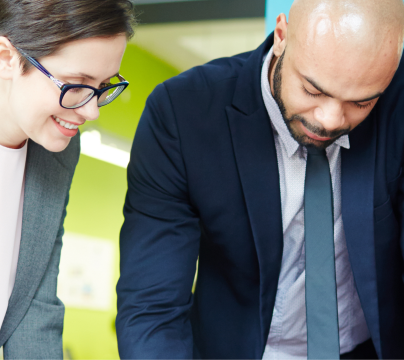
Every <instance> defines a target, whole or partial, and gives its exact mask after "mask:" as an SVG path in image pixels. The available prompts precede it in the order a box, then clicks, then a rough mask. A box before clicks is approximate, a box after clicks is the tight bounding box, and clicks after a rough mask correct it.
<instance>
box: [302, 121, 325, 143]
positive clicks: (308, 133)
mask: <svg viewBox="0 0 404 360" xmlns="http://www.w3.org/2000/svg"><path fill="white" fill-rule="evenodd" d="M300 125H301V127H302V130H303V131H304V133H305V134H306V135H307V136H308V137H309V138H310V139H313V140H317V141H328V140H331V138H323V137H319V136H317V135H315V134H313V133H311V132H310V131H309V130H307V129H306V127H305V126H304V125H303V124H302V123H300Z"/></svg>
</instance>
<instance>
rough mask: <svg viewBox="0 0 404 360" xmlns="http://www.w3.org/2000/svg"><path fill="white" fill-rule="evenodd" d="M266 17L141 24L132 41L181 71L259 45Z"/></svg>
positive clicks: (262, 39) (263, 32)
mask: <svg viewBox="0 0 404 360" xmlns="http://www.w3.org/2000/svg"><path fill="white" fill-rule="evenodd" d="M264 40H265V19H264V18H254V19H235V20H215V21H198V22H190V23H186V22H185V23H168V24H158V25H139V26H138V27H137V29H136V35H135V37H134V38H133V40H132V42H133V43H135V44H137V45H138V46H140V47H141V48H143V49H145V50H146V51H148V52H150V53H152V54H153V55H155V56H156V57H158V58H160V59H162V60H164V61H166V62H167V63H169V64H170V65H172V66H173V67H175V68H176V69H178V70H179V71H184V70H187V69H189V68H191V67H193V66H196V65H201V64H203V63H205V62H207V61H209V60H212V59H216V58H219V57H224V56H231V55H235V54H238V53H242V52H245V51H250V50H253V49H255V48H257V47H258V46H259V45H260V44H261V43H262V42H263V41H264Z"/></svg>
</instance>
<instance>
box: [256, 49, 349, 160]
mask: <svg viewBox="0 0 404 360" xmlns="http://www.w3.org/2000/svg"><path fill="white" fill-rule="evenodd" d="M273 56H274V48H273V47H272V48H271V50H270V51H269V53H268V55H267V56H266V58H265V60H264V64H263V66H262V73H261V91H262V97H263V99H264V103H265V107H266V109H267V112H268V115H269V118H270V119H271V123H272V126H273V128H274V131H275V132H276V133H277V134H278V135H279V137H280V139H281V141H282V143H283V144H284V146H285V148H286V152H287V154H288V157H289V158H290V157H292V156H293V155H294V154H295V153H296V152H297V150H298V149H299V147H300V144H299V143H298V142H297V141H296V140H295V139H293V137H292V135H291V134H290V132H289V129H288V127H287V126H286V123H285V121H284V119H283V116H282V113H281V111H280V109H279V106H278V104H277V103H276V101H275V99H274V98H273V96H272V92H271V87H270V83H269V81H268V72H269V66H270V65H271V61H272V58H273ZM330 146H340V147H343V148H345V149H349V148H350V143H349V136H348V135H344V136H342V137H340V138H339V139H338V140H336V141H335V142H334V143H333V144H332V145H330Z"/></svg>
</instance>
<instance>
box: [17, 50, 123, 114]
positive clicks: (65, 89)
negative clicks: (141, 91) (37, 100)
mask: <svg viewBox="0 0 404 360" xmlns="http://www.w3.org/2000/svg"><path fill="white" fill-rule="evenodd" d="M14 47H15V48H16V49H17V50H18V51H19V52H20V54H21V55H22V56H24V57H25V58H26V59H27V60H28V61H29V62H30V63H31V64H32V65H33V66H35V67H36V68H37V69H38V70H39V71H40V72H42V73H43V74H44V75H46V76H47V77H48V78H49V79H51V80H52V81H53V82H54V83H55V85H56V86H57V87H58V88H59V89H60V91H61V92H62V93H61V94H60V99H59V104H60V106H61V107H62V108H64V109H77V108H79V107H81V106H84V105H86V104H87V103H88V102H90V101H91V99H92V98H93V97H94V96H97V99H99V98H100V97H101V95H102V94H103V93H104V92H106V91H108V90H110V89H113V88H117V87H122V88H121V89H120V90H121V91H120V92H119V93H118V94H117V95H116V96H115V97H114V98H113V99H112V100H111V101H109V102H107V99H108V98H107V99H105V100H104V101H103V102H102V103H100V104H98V107H102V106H105V105H108V104H110V103H111V102H112V101H113V100H115V99H116V98H117V97H118V96H119V95H120V94H121V93H122V92H123V91H124V90H125V89H126V88H127V87H128V85H129V82H128V81H126V80H125V79H124V78H123V76H121V75H119V74H118V79H119V80H120V81H121V82H119V83H118V84H113V85H110V86H106V87H104V88H102V89H96V88H94V87H92V86H90V85H81V84H64V83H63V82H62V81H60V80H58V79H56V78H55V77H54V76H53V75H52V74H51V73H50V72H49V71H48V70H46V69H45V68H44V67H43V66H42V65H41V64H40V63H39V62H38V61H37V60H35V59H34V58H33V57H31V56H29V55H27V54H26V53H25V52H24V51H23V50H21V49H20V48H18V47H16V46H14ZM72 88H87V89H91V90H93V94H92V96H90V97H88V98H87V99H86V100H85V101H84V102H82V103H80V104H78V105H76V106H72V107H67V106H63V105H62V100H63V97H64V96H65V94H66V93H67V92H68V91H69V90H70V89H72ZM115 91H118V89H117V90H115ZM113 94H114V93H112V94H111V95H110V96H112V95H113Z"/></svg>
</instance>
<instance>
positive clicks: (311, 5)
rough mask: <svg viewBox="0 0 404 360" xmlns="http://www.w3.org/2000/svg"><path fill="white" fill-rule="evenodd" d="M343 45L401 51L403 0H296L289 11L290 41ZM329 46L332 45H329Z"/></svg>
mask: <svg viewBox="0 0 404 360" xmlns="http://www.w3.org/2000/svg"><path fill="white" fill-rule="evenodd" d="M295 40H300V43H304V45H308V46H311V47H312V46H316V45H318V46H326V45H327V44H328V45H333V46H334V48H337V47H339V46H343V47H345V48H350V49H356V50H357V51H360V50H363V51H365V50H366V49H373V51H379V50H381V49H386V47H389V49H388V50H392V51H396V52H397V54H398V55H399V56H401V54H402V50H403V42H404V2H403V0H295V2H294V3H293V5H292V8H291V11H290V15H289V27H288V42H289V43H290V45H291V46H292V45H293V44H294V41H295ZM327 47H329V46H327Z"/></svg>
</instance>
